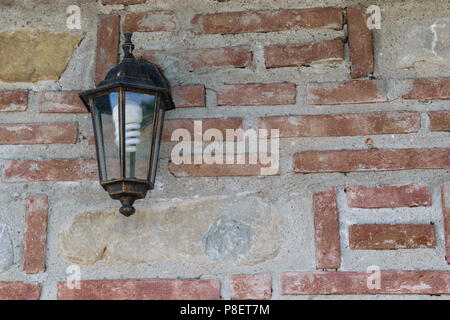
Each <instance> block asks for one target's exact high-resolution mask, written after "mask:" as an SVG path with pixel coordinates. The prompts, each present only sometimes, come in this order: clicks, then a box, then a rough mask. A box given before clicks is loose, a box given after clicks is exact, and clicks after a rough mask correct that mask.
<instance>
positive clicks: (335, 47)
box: [264, 40, 344, 68]
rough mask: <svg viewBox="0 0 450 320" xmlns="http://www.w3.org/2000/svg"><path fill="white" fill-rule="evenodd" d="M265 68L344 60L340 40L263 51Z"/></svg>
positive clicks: (284, 46)
mask: <svg viewBox="0 0 450 320" xmlns="http://www.w3.org/2000/svg"><path fill="white" fill-rule="evenodd" d="M264 57H265V60H266V68H279V67H295V66H302V65H311V64H313V63H318V62H326V61H331V62H335V61H342V60H344V45H343V43H342V41H341V40H330V41H324V42H317V43H310V44H305V45H278V46H269V47H265V49H264Z"/></svg>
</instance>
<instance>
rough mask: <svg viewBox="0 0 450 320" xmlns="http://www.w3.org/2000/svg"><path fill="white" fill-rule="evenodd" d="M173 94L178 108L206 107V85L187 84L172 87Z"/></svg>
mask: <svg viewBox="0 0 450 320" xmlns="http://www.w3.org/2000/svg"><path fill="white" fill-rule="evenodd" d="M172 96H173V100H174V102H175V105H176V107H177V108H187V107H205V106H206V104H205V86H204V85H202V84H194V85H185V86H178V87H174V88H172Z"/></svg>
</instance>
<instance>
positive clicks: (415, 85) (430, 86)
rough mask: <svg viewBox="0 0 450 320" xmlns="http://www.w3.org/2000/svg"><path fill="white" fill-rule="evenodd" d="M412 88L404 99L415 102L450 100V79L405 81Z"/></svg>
mask: <svg viewBox="0 0 450 320" xmlns="http://www.w3.org/2000/svg"><path fill="white" fill-rule="evenodd" d="M405 83H406V84H407V85H410V86H411V89H410V90H409V92H408V93H406V94H405V95H403V99H414V100H449V99H450V78H434V79H433V78H426V79H414V80H405Z"/></svg>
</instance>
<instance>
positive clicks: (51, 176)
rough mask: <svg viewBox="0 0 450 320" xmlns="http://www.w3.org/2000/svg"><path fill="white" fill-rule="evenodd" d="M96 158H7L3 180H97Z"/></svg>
mask: <svg viewBox="0 0 450 320" xmlns="http://www.w3.org/2000/svg"><path fill="white" fill-rule="evenodd" d="M96 179H98V175H97V161H96V160H95V159H54V160H5V161H3V177H2V181H3V182H27V181H29V182H33V181H44V182H45V181H53V182H54V181H83V180H89V181H92V180H96Z"/></svg>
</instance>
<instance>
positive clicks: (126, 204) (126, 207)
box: [119, 197, 136, 217]
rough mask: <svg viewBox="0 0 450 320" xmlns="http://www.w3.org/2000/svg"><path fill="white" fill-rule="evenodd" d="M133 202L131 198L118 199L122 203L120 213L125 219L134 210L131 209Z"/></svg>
mask: <svg viewBox="0 0 450 320" xmlns="http://www.w3.org/2000/svg"><path fill="white" fill-rule="evenodd" d="M134 200H135V199H133V198H132V197H122V198H120V202H121V203H122V207H121V208H120V210H119V211H120V213H121V214H123V215H124V216H126V217H129V216H132V215H133V214H134V213H135V212H136V209H134V207H133V203H134Z"/></svg>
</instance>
